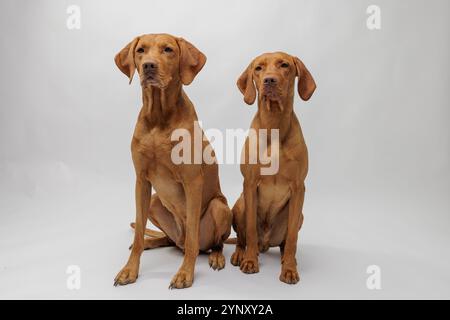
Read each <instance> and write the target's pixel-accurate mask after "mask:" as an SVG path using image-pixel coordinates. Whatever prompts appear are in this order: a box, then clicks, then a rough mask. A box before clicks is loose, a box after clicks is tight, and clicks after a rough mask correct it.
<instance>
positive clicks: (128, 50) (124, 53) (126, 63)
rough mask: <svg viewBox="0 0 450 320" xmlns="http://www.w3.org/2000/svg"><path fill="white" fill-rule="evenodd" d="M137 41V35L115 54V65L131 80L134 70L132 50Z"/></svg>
mask: <svg viewBox="0 0 450 320" xmlns="http://www.w3.org/2000/svg"><path fill="white" fill-rule="evenodd" d="M138 41H139V37H136V38H134V40H133V41H131V42H130V43H129V44H127V45H126V46H125V48H123V49H122V50H120V52H119V53H118V54H116V56H115V57H114V61H115V62H116V65H117V67H118V68H119V69H120V71H122V72H123V73H124V74H125V75H126V76H127V77H128V78H130V82H129V83H131V80H133V75H134V71H135V70H136V65H135V64H134V50H135V49H136V45H137V43H138Z"/></svg>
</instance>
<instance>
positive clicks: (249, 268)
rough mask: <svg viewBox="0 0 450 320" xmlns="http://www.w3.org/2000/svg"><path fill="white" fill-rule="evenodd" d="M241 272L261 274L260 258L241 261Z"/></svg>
mask: <svg viewBox="0 0 450 320" xmlns="http://www.w3.org/2000/svg"><path fill="white" fill-rule="evenodd" d="M240 268H241V271H242V272H244V273H257V272H259V265H258V258H245V257H244V259H243V260H242V261H241V265H240Z"/></svg>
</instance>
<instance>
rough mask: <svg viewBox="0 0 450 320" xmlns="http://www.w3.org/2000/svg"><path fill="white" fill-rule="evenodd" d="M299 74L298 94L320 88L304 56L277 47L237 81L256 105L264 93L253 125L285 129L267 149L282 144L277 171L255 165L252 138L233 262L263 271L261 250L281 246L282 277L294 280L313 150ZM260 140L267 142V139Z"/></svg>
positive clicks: (235, 221) (243, 166)
mask: <svg viewBox="0 0 450 320" xmlns="http://www.w3.org/2000/svg"><path fill="white" fill-rule="evenodd" d="M296 77H298V93H299V95H300V97H301V98H302V99H303V100H305V101H306V100H308V99H309V98H310V97H311V95H312V94H313V92H314V90H315V88H316V84H315V82H314V79H313V77H312V76H311V74H310V73H309V71H308V70H307V69H306V67H305V65H304V64H303V63H302V62H301V61H300V59H298V58H297V57H293V56H290V55H288V54H286V53H282V52H276V53H266V54H263V55H261V56H259V57H257V58H255V59H254V60H253V61H252V62H251V63H250V65H249V66H248V67H247V69H246V70H245V71H244V73H243V74H242V75H241V76H240V78H239V79H238V81H237V85H238V87H239V90H240V91H241V92H242V94H243V95H244V101H245V102H246V103H247V104H249V105H251V104H253V103H254V102H255V99H256V97H257V96H258V111H257V113H256V116H255V117H254V119H253V121H252V124H251V128H252V129H254V130H257V131H258V130H260V129H267V130H268V131H269V130H271V129H278V130H279V139H278V141H271V140H270V139H268V140H269V141H267V148H268V147H269V146H270V145H271V143H272V144H273V143H277V148H275V150H276V151H275V152H278V159H279V160H278V161H279V163H278V166H279V170H278V172H277V173H276V174H273V175H263V174H261V170H260V169H261V168H262V167H264V165H262V164H261V162H260V161H259V158H258V161H255V162H256V163H255V162H253V164H252V163H251V161H249V154H250V152H251V150H250V142H249V138H248V137H247V139H246V141H245V145H244V149H243V152H244V155H245V156H244V157H243V163H241V172H242V175H243V176H244V191H243V193H242V194H241V196H240V197H239V199H238V200H237V202H236V204H235V205H234V207H233V209H232V211H233V228H234V230H235V231H236V233H237V244H236V250H235V252H234V254H233V255H232V257H231V263H232V264H233V265H235V266H237V265H239V266H240V269H241V270H242V272H245V273H255V272H258V271H259V266H258V253H259V252H265V251H267V250H268V249H269V247H274V246H279V247H280V250H281V255H282V258H281V263H282V268H281V275H280V280H281V281H283V282H286V283H289V284H294V283H297V282H298V281H299V279H300V277H299V274H298V272H297V261H296V259H295V254H296V251H297V237H298V232H299V230H300V228H301V226H302V223H303V213H302V206H303V199H304V195H305V185H304V180H305V178H306V174H307V171H308V152H307V148H306V144H305V140H304V138H303V134H302V130H301V128H300V123H299V121H298V119H297V117H296V115H295V113H294V110H293V102H294V85H295V78H296ZM255 85H256V88H255ZM268 138H270V135H269V136H268ZM257 145H258V147H261V141H259V140H258V142H257ZM268 150H269V149H267V151H268ZM272 156H273V155H272Z"/></svg>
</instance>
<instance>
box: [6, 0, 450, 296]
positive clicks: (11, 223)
mask: <svg viewBox="0 0 450 320" xmlns="http://www.w3.org/2000/svg"><path fill="white" fill-rule="evenodd" d="M371 4H376V5H378V6H379V7H380V8H381V29H380V30H369V29H368V28H367V27H366V19H367V17H368V15H367V13H366V9H367V7H368V6H369V5H371ZM69 5H78V6H79V7H80V9H81V29H79V30H76V29H75V30H69V29H68V28H67V27H66V20H67V18H68V16H69V15H68V14H67V13H66V9H67V7H68V6H69ZM449 9H450V4H449V2H448V1H445V0H442V1H438V0H434V1H425V0H415V1H412V0H411V1H406V0H396V1H384V0H376V1H365V0H363V1H360V0H345V1H332V0H327V1H325V0H321V1H317V0H315V1H312V0H310V1H306V0H303V1H267V0H258V1H257V0H253V1H237V0H227V1H225V0H223V1H222V0H220V1H207V0H196V1H193V0H191V1H181V0H179V1H175V0H164V1H148V0H146V1H122V2H119V1H106V0H104V1H99V0H96V1H81V0H73V1H72V0H71V1H44V0H39V1H24V0H22V1H12V0H6V1H1V2H0V16H1V19H0V30H1V39H0V45H1V59H0V66H1V71H2V72H1V74H0V80H1V86H0V96H1V105H0V144H1V149H0V283H1V286H0V298H67V299H78V298H125V299H128V298H143V299H159V298H172V299H177V298H186V299H193V298H208V299H211V298H212V299H214V298H255V299H257V298H265V299H278V298H288V299H305V298H450V276H449V274H448V270H449V268H450V259H449V256H448V254H447V252H448V244H449V239H450V235H449V233H448V230H449V227H450V217H449V211H450V210H449V209H450V201H449V198H448V194H449V191H450V185H449V181H450V179H449V178H450V170H449V169H450V167H449V163H450V161H449V160H450V159H449V155H450V152H449V151H450V150H449V148H450V135H449V133H450V131H449V126H448V124H447V122H448V120H449V115H450V111H449V102H450V99H449V98H450V97H449V90H448V89H449V59H448V57H449V48H450V44H449V39H450V37H449V27H450V23H449V19H448V12H449ZM159 32H167V33H171V34H174V35H177V36H182V37H184V38H186V39H187V40H189V41H191V42H192V43H193V44H195V45H196V46H197V47H198V48H199V49H200V50H202V51H203V52H204V53H205V54H206V56H207V57H208V61H207V63H206V65H205V67H204V69H203V70H202V72H201V73H200V74H199V75H198V77H197V78H196V79H195V80H194V82H193V84H192V85H190V86H189V87H187V88H186V91H187V93H188V95H189V97H190V98H191V100H192V101H193V102H194V104H195V106H196V109H197V113H198V115H199V118H200V119H201V121H202V122H203V127H204V128H218V129H220V130H223V131H224V130H225V129H227V128H243V129H246V128H248V126H249V124H250V121H251V119H252V117H253V115H254V113H255V111H256V107H255V106H253V107H249V106H247V105H245V104H244V103H243V101H242V96H241V94H240V93H239V91H238V89H237V88H236V86H235V82H236V79H237V77H238V76H239V75H240V73H241V72H242V71H243V69H244V68H245V67H246V66H247V65H248V63H249V62H250V60H251V59H252V58H253V57H255V56H257V55H259V54H260V53H263V52H268V51H277V50H282V51H286V52H288V53H291V54H293V55H297V56H299V57H300V58H301V59H302V60H303V61H304V63H305V65H306V66H307V67H308V68H309V70H310V72H311V73H312V75H313V76H314V78H315V80H316V82H317V85H318V89H317V90H316V92H315V94H314V95H313V97H312V98H311V100H310V101H309V102H307V103H305V102H302V101H301V100H300V99H299V98H298V97H296V101H295V103H296V106H295V110H296V113H297V115H298V117H299V119H300V122H301V125H302V128H303V132H304V135H305V139H306V141H307V144H308V147H309V152H310V173H309V176H308V179H307V182H306V185H307V195H306V200H305V208H304V213H305V223H304V226H303V228H302V231H301V236H300V239H299V251H298V253H297V258H298V261H299V265H300V272H301V278H302V279H301V281H300V283H299V284H298V285H295V286H288V285H285V284H283V283H281V282H280V281H279V280H278V276H279V272H280V265H279V253H278V251H277V250H275V249H273V250H271V251H270V252H269V253H268V254H265V255H263V256H262V257H261V268H260V270H261V271H260V273H259V274H256V275H250V276H249V275H244V274H242V273H241V272H240V271H239V270H238V269H236V268H234V267H232V266H231V264H229V263H228V264H227V267H226V269H225V270H223V271H220V272H212V271H210V269H209V267H208V265H207V257H205V256H201V257H200V258H199V259H198V262H197V269H196V279H195V283H194V286H193V287H192V288H190V289H187V290H182V291H174V290H172V291H169V290H167V287H168V284H169V281H170V278H171V277H172V275H173V274H174V273H175V272H176V270H177V268H178V266H179V264H180V263H181V258H182V255H181V253H180V252H178V251H177V250H176V249H173V248H172V249H171V248H162V249H157V250H153V251H147V252H144V254H143V257H142V259H141V271H140V277H139V279H138V282H137V283H136V284H133V285H129V286H125V287H120V288H113V286H112V284H113V278H114V276H115V275H116V273H117V272H118V271H119V270H120V268H121V267H122V266H123V264H124V263H125V262H126V259H127V257H128V249H127V248H128V245H129V244H130V243H131V241H132V231H131V230H130V229H129V227H128V223H129V222H130V221H132V220H133V218H134V194H133V192H134V171H133V167H132V163H131V156H130V141H131V136H132V132H133V128H134V124H135V121H136V117H137V113H138V110H139V108H140V103H141V97H140V87H139V82H138V81H134V83H133V84H132V85H131V86H128V82H127V79H126V77H125V76H124V75H123V74H122V73H120V71H119V70H118V69H117V68H116V66H115V64H114V61H113V57H114V55H115V54H116V53H117V52H118V50H120V49H121V48H122V47H123V46H124V45H126V44H127V43H128V42H129V41H130V40H131V39H132V38H133V37H134V36H136V35H140V34H144V33H159ZM135 80H136V79H135ZM220 175H221V183H222V189H223V192H224V194H225V195H226V196H227V198H228V201H229V204H230V205H232V204H233V203H234V201H235V200H236V198H237V196H238V194H239V193H240V192H241V188H242V187H241V186H242V178H241V175H240V172H239V168H238V166H237V165H222V166H221V167H220ZM232 250H233V248H232V247H231V246H227V247H226V250H225V254H226V257H227V262H228V260H229V257H230V255H231V252H232ZM69 265H77V266H79V267H80V270H81V288H80V289H79V290H68V288H67V286H66V280H67V277H68V275H67V274H66V268H67V266H69ZM369 265H378V266H379V267H380V270H381V285H382V287H381V290H369V289H368V288H367V287H366V279H367V278H368V276H369V275H368V274H367V273H366V268H367V267H368V266H369Z"/></svg>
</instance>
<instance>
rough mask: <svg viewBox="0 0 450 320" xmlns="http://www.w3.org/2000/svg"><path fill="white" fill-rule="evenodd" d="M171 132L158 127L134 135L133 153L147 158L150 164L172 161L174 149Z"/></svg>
mask: <svg viewBox="0 0 450 320" xmlns="http://www.w3.org/2000/svg"><path fill="white" fill-rule="evenodd" d="M170 135H171V133H170V132H169V131H166V130H161V129H158V128H155V129H151V130H148V131H147V132H140V134H138V135H135V136H134V139H133V141H134V143H133V145H132V152H133V154H138V155H139V157H144V158H147V159H148V160H147V161H146V162H148V164H149V165H150V166H151V165H152V164H155V165H156V164H158V163H166V162H168V161H170V155H171V150H172V141H171V139H170Z"/></svg>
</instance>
